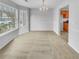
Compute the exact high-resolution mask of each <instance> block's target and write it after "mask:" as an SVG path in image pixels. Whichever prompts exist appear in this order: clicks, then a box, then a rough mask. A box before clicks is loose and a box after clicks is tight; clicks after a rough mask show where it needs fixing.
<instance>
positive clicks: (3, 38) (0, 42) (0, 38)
mask: <svg viewBox="0 0 79 59" xmlns="http://www.w3.org/2000/svg"><path fill="white" fill-rule="evenodd" d="M17 36H18V29H14V30H11V31H9V32H6V33H3V34H0V49H1V48H3V47H4V46H6V45H7V44H8V43H9V42H10V41H12V40H13V39H14V38H15V37H17Z"/></svg>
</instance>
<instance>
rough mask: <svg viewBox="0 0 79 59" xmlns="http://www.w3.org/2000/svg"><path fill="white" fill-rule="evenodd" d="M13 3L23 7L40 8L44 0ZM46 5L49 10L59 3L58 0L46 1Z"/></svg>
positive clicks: (19, 0)
mask: <svg viewBox="0 0 79 59" xmlns="http://www.w3.org/2000/svg"><path fill="white" fill-rule="evenodd" d="M12 1H13V2H15V3H17V4H19V5H21V6H25V7H29V8H40V7H41V5H42V0H29V1H28V2H26V1H25V0H12ZM45 3H46V5H47V7H48V8H54V7H55V5H56V3H57V0H45Z"/></svg>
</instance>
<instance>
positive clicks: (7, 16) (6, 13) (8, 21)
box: [0, 3, 17, 34]
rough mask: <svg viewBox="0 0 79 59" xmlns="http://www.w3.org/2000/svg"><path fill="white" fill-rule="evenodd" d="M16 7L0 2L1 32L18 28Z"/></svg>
mask: <svg viewBox="0 0 79 59" xmlns="http://www.w3.org/2000/svg"><path fill="white" fill-rule="evenodd" d="M16 11H17V10H16V9H15V8H13V7H10V6H8V5H4V4H2V3H1V4H0V34H1V33H4V32H6V31H9V30H12V29H14V28H16Z"/></svg>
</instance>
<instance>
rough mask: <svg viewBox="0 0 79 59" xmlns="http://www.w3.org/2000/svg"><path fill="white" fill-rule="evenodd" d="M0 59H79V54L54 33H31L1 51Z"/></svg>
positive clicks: (20, 37)
mask: <svg viewBox="0 0 79 59" xmlns="http://www.w3.org/2000/svg"><path fill="white" fill-rule="evenodd" d="M0 59H79V54H78V53H76V52H75V51H74V50H73V49H72V48H71V47H69V46H68V44H67V43H66V42H65V41H64V40H63V39H61V37H58V36H57V35H56V34H55V33H53V32H29V33H26V34H23V35H21V36H18V37H17V38H16V39H14V40H13V41H12V42H11V43H9V44H8V45H7V46H6V47H4V48H3V49H2V50H0Z"/></svg>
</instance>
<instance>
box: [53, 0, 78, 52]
mask: <svg viewBox="0 0 79 59" xmlns="http://www.w3.org/2000/svg"><path fill="white" fill-rule="evenodd" d="M66 5H69V39H68V40H69V42H68V44H69V45H70V46H71V47H72V48H73V49H74V50H75V51H77V52H78V53H79V0H69V1H67V0H66V1H64V2H62V3H61V4H59V5H57V7H56V8H55V9H54V18H53V30H54V31H55V32H56V33H57V34H58V35H60V21H59V20H60V17H59V14H60V13H59V12H60V9H61V8H63V7H64V6H66Z"/></svg>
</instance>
